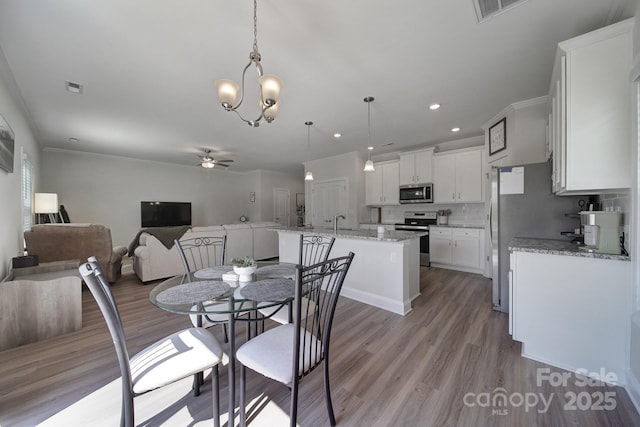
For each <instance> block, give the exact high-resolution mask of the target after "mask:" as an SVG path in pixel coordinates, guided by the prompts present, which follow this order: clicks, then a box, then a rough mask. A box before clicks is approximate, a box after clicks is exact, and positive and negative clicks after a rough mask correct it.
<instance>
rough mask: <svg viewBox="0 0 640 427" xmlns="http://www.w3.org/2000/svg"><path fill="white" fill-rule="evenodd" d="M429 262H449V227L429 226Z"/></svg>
mask: <svg viewBox="0 0 640 427" xmlns="http://www.w3.org/2000/svg"><path fill="white" fill-rule="evenodd" d="M429 262H431V263H432V264H434V263H435V264H451V229H450V228H444V227H434V226H430V227H429Z"/></svg>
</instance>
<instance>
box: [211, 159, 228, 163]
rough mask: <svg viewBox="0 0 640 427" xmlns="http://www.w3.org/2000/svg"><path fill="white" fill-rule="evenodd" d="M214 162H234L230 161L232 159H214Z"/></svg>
mask: <svg viewBox="0 0 640 427" xmlns="http://www.w3.org/2000/svg"><path fill="white" fill-rule="evenodd" d="M213 161H214V162H215V163H231V162H233V160H230V159H221V160H217V159H214V160H213Z"/></svg>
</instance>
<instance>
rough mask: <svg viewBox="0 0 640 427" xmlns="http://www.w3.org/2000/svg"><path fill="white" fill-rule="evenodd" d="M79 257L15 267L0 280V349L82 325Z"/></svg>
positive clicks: (78, 327)
mask: <svg viewBox="0 0 640 427" xmlns="http://www.w3.org/2000/svg"><path fill="white" fill-rule="evenodd" d="M78 265H79V260H68V261H56V262H48V263H42V264H40V265H37V266H34V267H25V268H19V269H14V270H11V271H10V272H9V274H8V275H7V277H5V278H4V279H3V280H2V282H0V351H1V350H6V349H9V348H13V347H17V346H19V345H23V344H28V343H31V342H35V341H39V340H42V339H45V338H50V337H54V336H57V335H61V334H66V333H69V332H74V331H77V330H79V329H81V328H82V280H81V279H80V274H79V272H78Z"/></svg>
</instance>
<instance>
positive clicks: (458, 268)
mask: <svg viewBox="0 0 640 427" xmlns="http://www.w3.org/2000/svg"><path fill="white" fill-rule="evenodd" d="M431 267H437V268H445V269H447V270H455V271H464V272H465V273H475V274H484V268H473V267H462V266H459V265H451V264H440V263H438V262H432V263H431Z"/></svg>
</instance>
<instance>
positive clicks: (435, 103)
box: [429, 102, 440, 110]
mask: <svg viewBox="0 0 640 427" xmlns="http://www.w3.org/2000/svg"><path fill="white" fill-rule="evenodd" d="M438 108H440V104H438V103H437V102H434V103H433V104H431V105H429V109H430V110H437V109H438Z"/></svg>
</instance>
